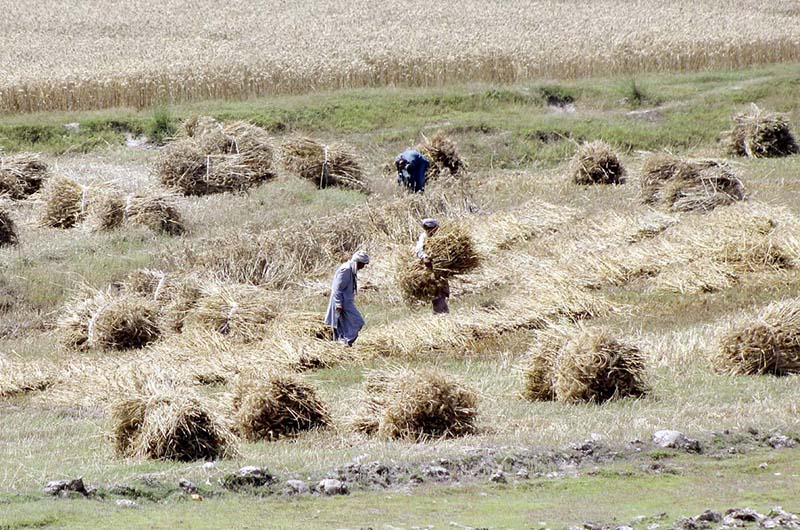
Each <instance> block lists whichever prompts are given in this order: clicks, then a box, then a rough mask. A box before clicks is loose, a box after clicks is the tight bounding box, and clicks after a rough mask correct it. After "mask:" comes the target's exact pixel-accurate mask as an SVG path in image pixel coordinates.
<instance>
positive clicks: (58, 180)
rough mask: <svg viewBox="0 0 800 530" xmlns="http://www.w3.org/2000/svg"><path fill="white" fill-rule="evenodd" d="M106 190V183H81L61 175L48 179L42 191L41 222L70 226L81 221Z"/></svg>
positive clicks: (52, 226) (48, 225) (60, 226)
mask: <svg viewBox="0 0 800 530" xmlns="http://www.w3.org/2000/svg"><path fill="white" fill-rule="evenodd" d="M106 191H107V185H105V184H102V183H93V184H90V185H83V184H79V183H77V182H75V181H74V180H72V179H69V178H67V177H63V176H57V177H53V178H51V179H50V180H48V182H47V184H46V186H45V188H44V193H43V201H44V207H43V209H42V213H41V223H42V225H43V226H47V227H50V228H72V227H74V226H76V225H77V224H79V223H81V222H83V221H84V220H85V219H86V217H87V215H88V213H89V208H90V207H91V206H92V204H94V202H95V201H96V200H97V199H99V198H100V197H102V196H103V194H104V193H106Z"/></svg>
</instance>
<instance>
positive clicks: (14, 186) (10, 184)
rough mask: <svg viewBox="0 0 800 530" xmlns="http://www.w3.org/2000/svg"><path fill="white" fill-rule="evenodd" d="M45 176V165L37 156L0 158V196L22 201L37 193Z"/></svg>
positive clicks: (28, 154)
mask: <svg viewBox="0 0 800 530" xmlns="http://www.w3.org/2000/svg"><path fill="white" fill-rule="evenodd" d="M47 176H48V168H47V164H45V163H44V162H42V160H41V159H40V158H39V155H38V154H34V153H20V154H17V155H11V156H0V196H3V195H7V196H8V197H10V198H11V199H24V198H26V197H28V196H30V195H33V194H34V193H36V192H37V191H39V189H41V187H42V185H43V184H44V182H45V180H46V179H47Z"/></svg>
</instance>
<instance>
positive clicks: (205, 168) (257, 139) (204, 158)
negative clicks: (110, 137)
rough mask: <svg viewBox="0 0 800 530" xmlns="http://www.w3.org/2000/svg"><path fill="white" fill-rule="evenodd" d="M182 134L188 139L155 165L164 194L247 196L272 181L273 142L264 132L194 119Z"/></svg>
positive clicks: (169, 149) (170, 148)
mask: <svg viewBox="0 0 800 530" xmlns="http://www.w3.org/2000/svg"><path fill="white" fill-rule="evenodd" d="M184 130H185V131H186V136H185V137H182V138H178V139H176V140H174V141H172V142H170V143H169V144H168V145H167V147H166V148H165V150H164V152H163V154H162V156H161V157H160V158H159V160H158V161H157V163H156V173H157V174H158V176H159V178H160V180H161V182H162V183H163V184H164V185H165V186H167V187H168V188H171V189H174V190H177V191H179V192H181V193H183V194H184V195H208V194H212V193H222V192H226V191H245V190H247V189H249V188H251V187H253V186H256V185H258V184H261V183H263V182H266V181H268V180H270V179H272V178H273V177H274V176H275V171H274V167H273V158H274V155H273V145H272V138H271V137H270V136H269V134H268V133H267V132H266V131H265V130H264V129H262V128H260V127H258V126H256V125H252V124H250V123H246V122H233V123H230V124H227V125H223V124H222V123H220V122H218V121H216V120H214V119H211V118H200V119H197V118H195V119H194V120H191V123H189V122H187V123H186V124H184Z"/></svg>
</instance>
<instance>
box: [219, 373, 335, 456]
mask: <svg viewBox="0 0 800 530" xmlns="http://www.w3.org/2000/svg"><path fill="white" fill-rule="evenodd" d="M233 408H234V411H235V413H236V427H237V429H238V431H239V432H241V433H242V435H243V436H244V437H245V438H247V439H248V440H277V439H279V438H284V437H290V436H294V435H297V434H299V433H300V432H303V431H308V430H311V429H314V428H317V427H327V426H328V425H330V423H331V418H330V415H329V414H328V409H327V407H326V406H325V404H324V403H323V402H322V401H321V400H320V399H319V397H318V396H317V392H316V390H315V389H314V387H313V386H311V385H309V384H307V383H305V382H304V381H302V380H301V379H299V378H298V377H297V376H295V375H292V374H287V373H280V372H276V371H270V372H269V373H266V374H263V375H261V376H258V377H251V378H249V379H242V380H240V381H239V383H238V385H237V386H236V390H235V392H234V396H233Z"/></svg>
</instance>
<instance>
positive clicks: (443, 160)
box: [417, 130, 467, 180]
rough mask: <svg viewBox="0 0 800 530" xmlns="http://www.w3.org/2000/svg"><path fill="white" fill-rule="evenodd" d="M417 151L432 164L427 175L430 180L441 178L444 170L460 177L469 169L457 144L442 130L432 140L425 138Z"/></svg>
mask: <svg viewBox="0 0 800 530" xmlns="http://www.w3.org/2000/svg"><path fill="white" fill-rule="evenodd" d="M417 151H419V152H420V153H422V156H424V157H425V158H426V159H427V160H428V162H430V164H431V165H430V167H429V168H428V175H427V177H428V179H429V180H430V179H435V178H436V177H438V176H440V175H441V174H442V173H443V172H444V170H447V171H449V172H450V174H451V175H458V174H460V173H461V172H463V171H464V170H465V169H466V167H467V165H466V164H465V163H464V160H462V159H461V155H460V154H459V152H458V146H456V143H455V142H454V141H453V140H452V139H451V138H450V137H449V136H447V135H446V134H445V133H444V131H441V130H440V131H436V133H435V134H434V135H433V136H431V138H430V139H428V138H426V137H425V136H423V142H422V143H421V144H420V145H419V146H417Z"/></svg>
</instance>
